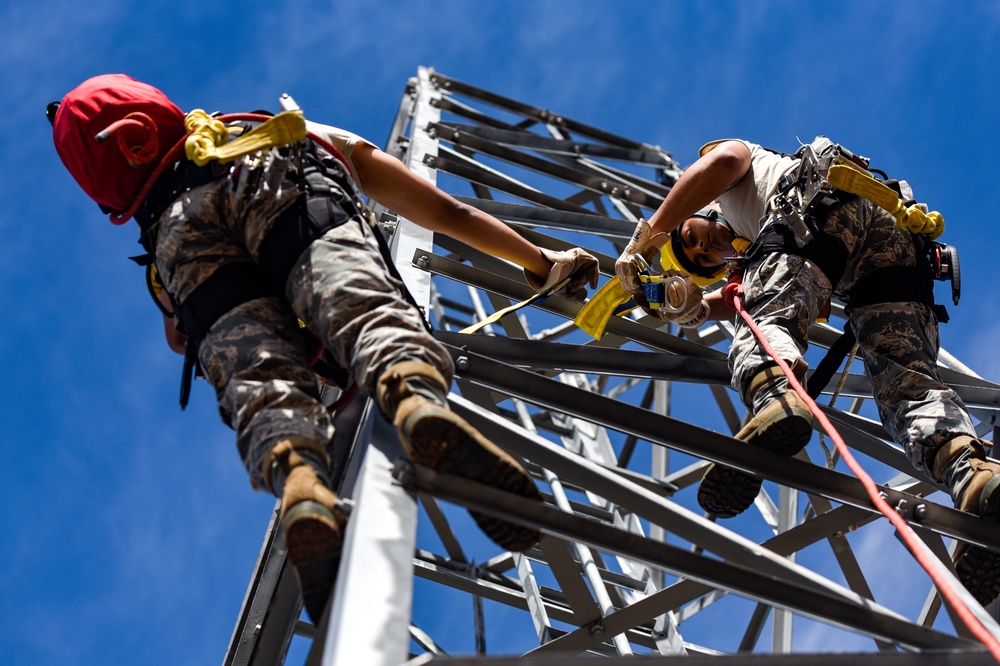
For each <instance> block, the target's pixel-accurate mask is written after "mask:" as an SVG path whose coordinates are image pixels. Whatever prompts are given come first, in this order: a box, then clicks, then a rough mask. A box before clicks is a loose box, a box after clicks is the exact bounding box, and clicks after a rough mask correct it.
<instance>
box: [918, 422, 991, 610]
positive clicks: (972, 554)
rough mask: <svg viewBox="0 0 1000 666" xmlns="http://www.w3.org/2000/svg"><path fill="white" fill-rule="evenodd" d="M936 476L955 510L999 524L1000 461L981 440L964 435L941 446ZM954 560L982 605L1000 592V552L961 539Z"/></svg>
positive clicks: (960, 576) (964, 580)
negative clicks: (989, 457) (946, 487)
mask: <svg viewBox="0 0 1000 666" xmlns="http://www.w3.org/2000/svg"><path fill="white" fill-rule="evenodd" d="M934 477H935V478H936V479H937V480H938V481H942V482H945V483H946V484H947V485H949V486H950V487H951V488H952V497H953V498H954V501H955V508H956V509H958V510H960V511H964V512H966V513H971V514H974V515H977V516H979V517H980V518H981V519H983V520H984V521H986V522H987V523H989V524H991V525H996V524H998V523H1000V492H998V491H997V489H998V488H1000V464H997V463H995V462H993V461H992V460H986V453H985V450H984V449H983V443H982V442H981V441H980V440H977V439H974V438H972V437H968V436H965V435H963V436H960V437H956V438H955V439H952V440H951V441H949V442H948V443H946V444H945V445H944V446H943V447H941V450H940V451H939V452H938V454H937V456H936V457H935V460H934ZM952 561H953V563H954V564H955V572H956V573H957V574H958V579H959V580H960V581H961V582H962V585H964V586H965V588H966V589H967V590H968V591H969V592H970V593H971V594H972V596H973V597H975V598H976V601H978V602H979V603H981V604H982V605H983V606H986V605H987V604H989V603H990V602H992V601H993V600H994V599H996V598H997V596H998V595H1000V553H997V552H995V551H992V550H988V549H986V548H982V547H980V546H973V545H970V544H968V543H965V542H960V543H959V544H958V547H957V548H956V549H955V553H954V555H953V556H952Z"/></svg>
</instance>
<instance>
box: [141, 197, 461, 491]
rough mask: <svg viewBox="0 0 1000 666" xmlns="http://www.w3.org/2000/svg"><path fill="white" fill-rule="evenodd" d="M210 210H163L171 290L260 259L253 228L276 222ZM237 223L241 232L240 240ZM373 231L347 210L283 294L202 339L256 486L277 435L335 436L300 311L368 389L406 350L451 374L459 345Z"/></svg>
mask: <svg viewBox="0 0 1000 666" xmlns="http://www.w3.org/2000/svg"><path fill="white" fill-rule="evenodd" d="M206 196H216V195H213V194H212V193H211V192H206ZM206 210H208V211H209V212H217V211H219V210H225V207H224V206H222V207H220V206H206ZM175 212H176V213H178V214H179V213H181V209H180V208H178V209H177V210H176V211H175ZM203 212H204V211H203ZM274 214H275V213H274V211H273V209H269V210H268V211H267V217H272V216H273V215H274ZM206 217H210V215H208V216H206V215H201V216H199V217H198V221H197V224H183V223H181V224H173V225H170V224H166V225H165V224H164V222H165V221H166V222H168V223H169V222H170V219H169V218H170V213H169V211H168V213H167V214H165V215H164V217H163V218H161V223H160V227H161V228H160V229H159V239H158V242H157V263H158V265H160V264H161V262H162V264H163V265H166V266H178V265H183V266H184V270H183V271H174V272H172V274H171V273H168V274H167V275H166V278H167V279H166V284H167V288H168V289H171V290H172V291H171V293H175V292H174V291H173V290H176V291H177V292H180V293H191V292H192V291H193V290H194V287H191V286H190V285H187V284H182V285H179V284H172V283H171V282H170V278H171V277H175V278H176V277H178V276H180V275H188V276H191V275H209V274H211V267H213V266H217V265H220V264H224V263H227V262H230V261H233V260H234V258H235V259H236V260H242V261H253V262H256V261H257V260H258V256H257V251H258V250H257V248H259V247H260V246H261V245H262V243H261V242H260V241H259V240H257V241H254V239H255V238H258V239H259V238H260V237H263V236H266V234H265V233H262V232H261V231H260V229H261V227H262V225H264V224H272V223H273V220H266V219H263V217H264V216H256V217H255V216H254V215H252V214H251V215H244V216H243V218H242V220H241V221H240V223H239V224H235V223H233V222H232V220H219V221H218V222H219V224H211V222H212V220H211V219H208V220H207V221H206ZM183 221H184V220H182V222H183ZM188 221H190V220H188ZM221 225H228V229H227V228H224V227H223V228H220V226H221ZM234 228H236V229H237V230H238V231H239V233H240V234H242V236H240V235H236V236H235V240H234V234H233V229H234ZM202 230H205V233H202ZM165 233H167V234H168V235H166V236H165ZM374 233H375V232H374V231H373V230H372V229H371V228H370V227H369V226H368V224H367V223H366V222H365V221H364V220H363V218H362V217H361V216H359V215H353V216H349V219H347V220H346V221H344V222H343V223H341V224H339V226H336V227H335V228H333V229H330V230H329V231H327V232H326V233H325V234H324V235H323V236H322V237H321V238H318V239H317V240H315V241H313V242H312V243H311V244H309V245H308V247H307V248H306V249H305V250H304V251H303V252H302V254H301V255H300V256H299V257H298V259H297V260H296V261H295V262H294V264H293V266H292V269H291V272H290V274H289V275H288V277H287V281H286V283H285V295H284V297H283V298H282V297H261V298H257V299H254V300H250V301H247V302H245V303H243V304H241V305H239V306H237V307H234V308H232V309H231V310H229V311H228V312H227V313H225V314H223V315H222V316H221V317H220V318H219V319H218V320H217V321H216V322H215V323H214V325H212V327H211V328H210V329H209V331H208V333H207V334H206V336H205V338H204V339H203V341H202V343H201V346H200V348H199V361H200V364H201V367H202V370H203V372H204V374H205V377H206V379H207V380H208V382H209V383H210V384H211V385H212V386H213V387H214V389H215V392H216V397H217V399H218V404H219V413H220V415H221V417H222V419H223V421H225V422H226V423H227V424H228V425H229V426H230V427H232V428H233V429H234V430H235V432H236V440H237V445H238V448H239V451H240V454H241V456H242V458H243V462H244V465H245V466H246V469H247V471H248V472H249V474H250V478H251V482H252V483H253V484H254V485H255V486H256V487H267V485H268V484H266V483H264V478H263V476H262V475H263V471H262V470H261V465H262V462H263V460H264V459H265V457H266V455H267V453H268V452H269V451H270V449H271V448H272V447H273V446H274V445H275V444H276V443H277V442H278V441H279V440H280V439H282V438H283V437H289V436H301V437H306V438H308V439H310V440H311V441H314V442H318V443H320V444H322V445H326V444H327V443H328V442H329V441H330V439H331V437H332V435H333V424H332V420H331V417H330V415H329V414H328V413H327V410H326V408H325V407H324V405H323V404H322V403H321V402H320V401H319V389H318V384H317V379H316V376H315V375H314V373H313V371H312V370H311V368H310V355H309V349H308V345H307V342H306V334H305V331H304V330H303V329H302V328H301V327H300V324H299V322H300V321H301V322H303V323H304V324H305V326H306V327H307V328H308V330H309V332H311V333H312V334H313V335H314V336H316V337H317V338H318V339H319V340H320V341H321V342H322V343H323V345H324V346H325V347H326V349H327V350H328V351H329V352H330V353H331V354H332V356H333V357H334V359H335V360H336V361H337V363H338V364H339V365H341V366H342V367H343V368H345V369H347V370H349V371H350V373H351V375H352V376H353V377H354V380H355V381H356V382H357V384H358V386H359V387H360V388H361V389H362V390H363V391H366V392H367V393H368V394H369V395H373V394H374V389H375V384H376V381H377V379H378V377H379V376H380V375H381V374H382V372H383V371H384V370H385V369H386V368H387V367H389V366H391V365H393V364H395V363H399V362H401V361H406V360H415V361H422V362H424V363H428V364H430V365H432V366H434V367H436V368H437V369H438V370H439V371H440V372H441V373H442V375H443V376H444V377H445V379H446V380H449V381H450V379H451V377H452V375H453V372H454V367H453V365H452V361H451V357H450V355H449V354H448V353H447V351H446V350H445V349H444V348H443V347H442V346H441V345H440V344H438V342H437V341H436V340H435V339H434V338H433V337H432V336H431V335H430V333H429V332H428V330H427V328H426V326H425V323H424V321H423V316H422V315H421V313H420V311H419V310H418V309H417V308H416V307H415V306H413V305H412V304H411V303H410V302H409V301H408V300H406V298H405V297H404V295H403V289H404V287H403V285H402V283H401V282H400V281H399V280H398V279H396V278H395V277H393V276H392V275H391V274H390V273H389V270H388V268H387V267H386V265H385V262H384V261H383V259H382V256H381V253H380V252H379V249H378V244H377V240H376V239H375V236H374ZM161 255H165V256H161ZM197 261H203V262H204V266H203V267H202V269H201V270H199V269H198V266H197V265H196V264H193V262H197ZM196 286H197V285H195V287H196Z"/></svg>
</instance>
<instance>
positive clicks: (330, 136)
mask: <svg viewBox="0 0 1000 666" xmlns="http://www.w3.org/2000/svg"><path fill="white" fill-rule="evenodd" d="M306 129H307V130H308V131H310V132H312V133H314V134H318V135H319V136H321V137H323V138H324V139H326V140H327V141H329V142H330V143H332V144H333V145H334V146H335V147H336V148H337V150H339V151H340V152H341V154H342V155H343V156H344V157H345V158H346V159H347V165H348V166H349V167H350V168H351V172H352V173H354V174H355V176H356V175H357V173H358V170H357V168H355V166H354V161H353V160H352V159H351V155H352V154H353V153H354V147H355V146H356V145H358V143H367V144H368V145H369V146H372V147H375V148H377V147H378V146H376V145H375V144H374V143H372V142H371V141H369V140H368V139H365V138H364V137H360V136H358V135H357V134H354V133H352V132H348V131H347V130H345V129H340V128H339V127H333V126H332V125H323V124H322V123H314V122H313V121H311V120H306ZM354 180H355V182H356V183H357V186H358V190H359V191H360V193H361V194H362V195H364V188H363V187H362V183H361V181H359V180H358V179H357V178H355V179H354Z"/></svg>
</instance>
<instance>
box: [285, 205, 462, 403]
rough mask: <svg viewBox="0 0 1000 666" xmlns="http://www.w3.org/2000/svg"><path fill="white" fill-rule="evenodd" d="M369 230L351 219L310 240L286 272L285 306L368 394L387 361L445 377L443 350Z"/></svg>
mask: <svg viewBox="0 0 1000 666" xmlns="http://www.w3.org/2000/svg"><path fill="white" fill-rule="evenodd" d="M373 233H374V232H373V231H372V230H371V229H369V228H368V226H367V225H366V224H364V223H363V222H361V221H359V220H357V219H353V220H351V221H349V222H347V223H345V224H342V225H340V226H338V227H336V228H334V229H331V230H330V231H328V232H327V233H326V234H325V235H324V236H323V237H322V238H320V239H318V240H316V241H314V242H313V243H312V244H311V245H310V246H309V247H308V248H307V249H306V250H305V251H304V252H303V253H302V255H301V256H300V257H299V259H298V261H297V262H296V264H295V266H294V267H293V268H292V271H291V273H290V274H289V276H288V282H287V285H286V287H287V294H288V300H289V301H290V302H291V305H292V308H293V310H294V311H295V313H296V314H297V315H298V317H299V318H300V319H301V320H302V321H304V322H306V324H307V326H308V327H309V329H310V330H311V331H312V332H313V334H315V335H316V336H317V337H318V338H319V339H320V340H321V341H323V343H324V345H326V348H327V349H328V350H329V351H330V352H331V353H332V354H333V356H334V358H335V359H336V360H337V362H338V363H339V364H340V365H341V366H342V367H344V368H347V369H348V370H350V371H351V374H352V376H353V377H354V380H355V381H356V382H357V383H358V385H359V386H360V387H362V388H363V389H364V390H365V391H367V392H368V394H369V395H374V394H375V385H376V381H377V380H378V378H379V376H380V375H381V374H382V372H383V371H384V370H385V369H386V368H387V367H389V366H390V365H393V364H395V363H399V362H401V361H407V360H410V361H421V362H424V363H427V364H429V365H432V366H434V367H435V368H437V369H438V370H439V371H440V372H441V374H442V375H443V376H444V378H445V380H446V381H448V382H450V381H451V378H452V376H453V375H454V365H453V364H452V360H451V356H450V355H449V354H448V352H447V350H445V349H444V347H442V346H441V345H440V344H439V343H438V342H437V341H436V340H435V339H434V337H433V336H431V334H430V333H429V332H428V331H427V328H426V326H425V324H424V321H423V316H422V315H421V313H420V311H419V310H418V309H417V308H416V307H415V306H413V305H412V304H411V303H410V302H409V301H407V300H406V298H405V297H404V296H403V292H402V290H403V285H402V283H401V282H400V281H399V280H397V279H396V278H394V277H392V275H390V274H389V271H388V269H387V268H386V266H385V263H384V261H383V260H382V256H381V254H380V252H379V250H378V244H377V241H376V239H375V238H374V236H373Z"/></svg>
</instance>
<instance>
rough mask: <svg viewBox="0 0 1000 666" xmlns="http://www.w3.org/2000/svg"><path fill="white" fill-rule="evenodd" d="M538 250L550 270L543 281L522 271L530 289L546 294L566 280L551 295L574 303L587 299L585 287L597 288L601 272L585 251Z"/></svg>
mask: <svg viewBox="0 0 1000 666" xmlns="http://www.w3.org/2000/svg"><path fill="white" fill-rule="evenodd" d="M539 249H540V250H541V251H542V256H543V257H545V258H546V259H548V260H549V261H551V262H552V268H550V269H549V274H548V275H547V276H545V279H544V280H543V279H542V278H540V277H539V276H537V275H535V274H534V273H532V272H530V271H528V270H525V271H524V278H525V279H526V280H527V281H528V284H529V285H531V288H532V289H534V290H536V291H541V292H547V291H548V290H550V289H552V288H553V287H557V286H559V285H560V283H562V282H564V281H566V280H568V281H567V282H566V284H564V285H562V286H559V288H558V289H556V290H555V291H554V292H552V293H554V294H556V295H558V296H563V297H565V298H569V299H572V300H574V301H582V300H584V299H585V298H587V287H586V285H587V284H589V285H590V288H591V289H593V288H594V287H596V286H597V278H598V277H599V276H600V274H601V271H600V268H599V267H598V265H597V259H596V258H595V257H593V256H592V255H590V254H588V253H587V252H586V251H585V250H583V249H581V248H578V247H574V248H573V249H571V250H565V251H562V252H557V251H555V250H548V249H546V248H544V247H543V248H539Z"/></svg>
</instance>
